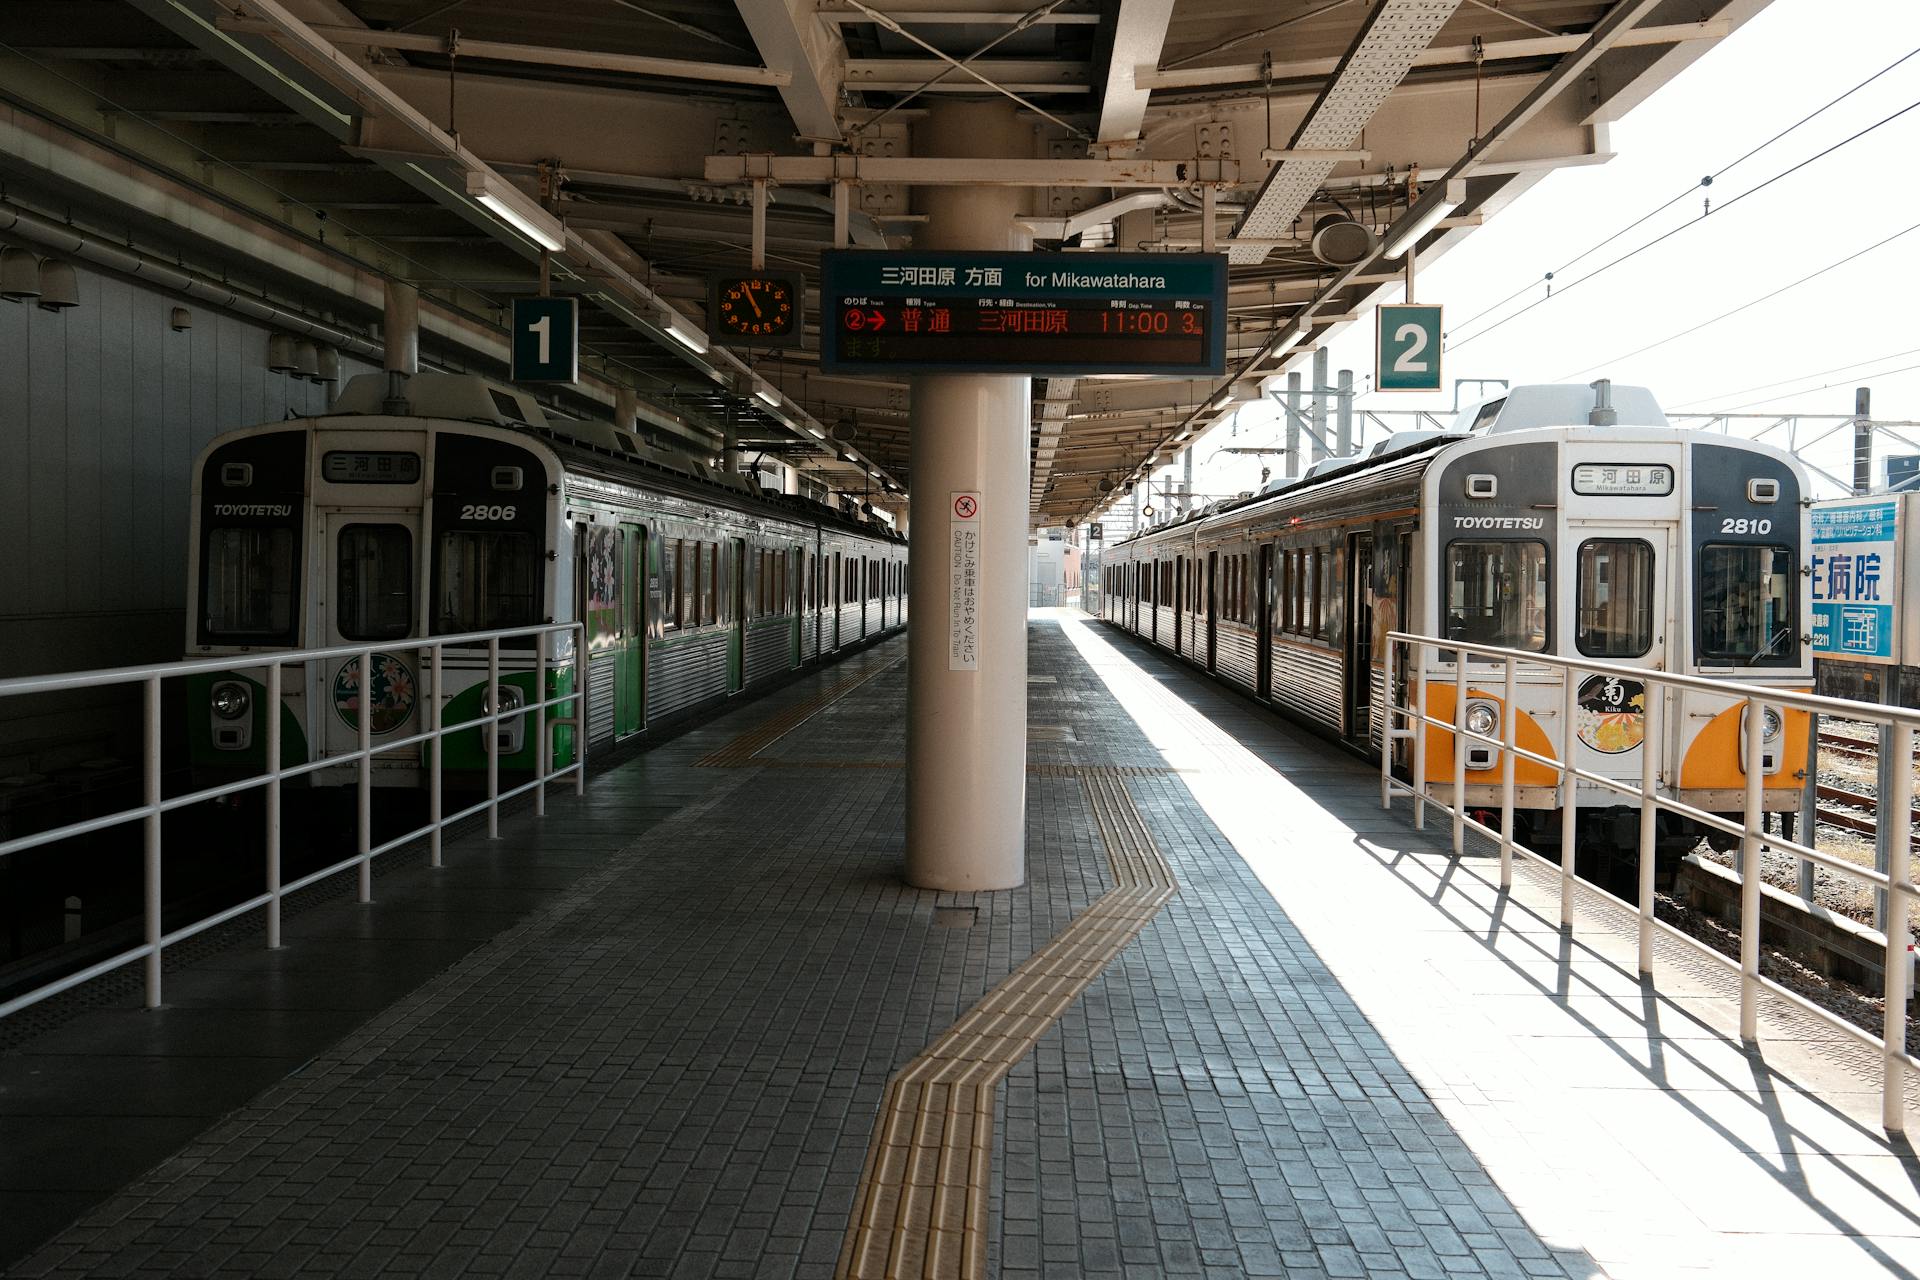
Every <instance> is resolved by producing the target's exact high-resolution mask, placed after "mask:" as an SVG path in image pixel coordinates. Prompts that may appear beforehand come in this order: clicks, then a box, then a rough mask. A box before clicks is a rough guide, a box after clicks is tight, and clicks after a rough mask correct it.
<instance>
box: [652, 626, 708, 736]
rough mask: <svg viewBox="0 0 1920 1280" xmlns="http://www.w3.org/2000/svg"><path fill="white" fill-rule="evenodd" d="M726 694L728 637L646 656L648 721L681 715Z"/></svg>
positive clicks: (684, 644)
mask: <svg viewBox="0 0 1920 1280" xmlns="http://www.w3.org/2000/svg"><path fill="white" fill-rule="evenodd" d="M726 691H727V633H726V632H724V631H716V632H714V633H713V634H711V635H706V636H701V637H698V638H697V639H692V640H682V641H679V642H678V643H675V644H670V645H664V646H660V647H656V648H653V649H651V650H649V651H648V654H647V719H648V721H649V722H651V721H653V720H655V719H657V718H659V717H661V716H667V715H672V714H673V713H674V712H676V711H684V710H686V709H687V708H688V707H691V706H693V705H694V704H696V703H698V702H702V701H704V700H706V699H707V698H713V697H718V696H720V695H723V694H725V693H726Z"/></svg>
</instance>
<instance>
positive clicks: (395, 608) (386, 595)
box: [333, 524, 413, 640]
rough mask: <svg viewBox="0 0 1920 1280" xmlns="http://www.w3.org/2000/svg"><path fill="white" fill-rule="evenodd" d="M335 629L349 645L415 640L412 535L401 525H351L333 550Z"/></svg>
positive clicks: (341, 534)
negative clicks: (350, 641) (408, 638)
mask: <svg viewBox="0 0 1920 1280" xmlns="http://www.w3.org/2000/svg"><path fill="white" fill-rule="evenodd" d="M334 561H335V585H334V595H333V604H334V625H335V627H336V628H337V629H338V630H339V632H340V635H341V637H342V638H343V639H347V640H400V639H403V638H405V637H407V636H409V635H412V634H413V532H412V531H411V530H410V529H407V528H406V527H404V526H402V525H397V524H350V525H348V526H347V527H346V528H344V529H342V530H341V531H340V537H339V540H338V542H337V544H336V546H335V548H334Z"/></svg>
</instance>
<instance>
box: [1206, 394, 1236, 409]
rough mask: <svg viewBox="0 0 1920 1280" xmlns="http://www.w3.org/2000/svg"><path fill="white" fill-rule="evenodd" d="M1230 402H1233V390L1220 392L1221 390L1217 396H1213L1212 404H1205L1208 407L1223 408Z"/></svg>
mask: <svg viewBox="0 0 1920 1280" xmlns="http://www.w3.org/2000/svg"><path fill="white" fill-rule="evenodd" d="M1232 403H1233V392H1231V391H1222V392H1221V393H1220V394H1219V395H1218V396H1215V397H1214V401H1213V403H1212V404H1210V405H1208V406H1207V408H1209V409H1224V408H1226V407H1227V406H1228V405H1230V404H1232Z"/></svg>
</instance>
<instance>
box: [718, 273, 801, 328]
mask: <svg viewBox="0 0 1920 1280" xmlns="http://www.w3.org/2000/svg"><path fill="white" fill-rule="evenodd" d="M805 299H806V278H805V277H804V276H802V275H801V274H800V273H799V272H797V271H749V272H739V273H735V274H731V275H719V276H714V277H713V278H712V280H711V281H710V282H709V285H708V301H707V315H708V324H707V327H708V329H709V330H710V331H711V332H712V335H713V336H714V337H715V338H717V339H719V341H720V342H721V343H722V345H725V346H732V347H755V346H759V347H785V346H792V345H794V344H795V343H798V342H799V341H800V335H801V319H802V312H803V304H804V302H805Z"/></svg>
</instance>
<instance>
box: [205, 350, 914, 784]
mask: <svg viewBox="0 0 1920 1280" xmlns="http://www.w3.org/2000/svg"><path fill="white" fill-rule="evenodd" d="M194 477H195V478H194V490H193V511H192V517H191V527H190V532H189V537H190V543H189V545H190V546H191V547H192V553H191V564H190V567H189V570H188V592H189V601H190V603H189V606H188V610H187V619H188V622H187V652H188V655H189V656H191V657H196V658H199V657H209V656H215V655H220V654H231V655H233V656H234V658H235V660H236V661H235V664H234V669H233V671H232V672H231V673H226V674H220V675H213V676H203V677H197V678H196V679H195V680H194V682H193V683H192V685H191V686H190V688H189V689H188V691H187V697H188V699H189V706H188V709H189V715H188V717H187V719H188V724H189V726H190V729H189V748H190V760H191V763H192V767H193V772H194V774H195V775H196V780H198V781H201V782H203V783H205V784H212V783H216V782H219V781H222V780H224V779H226V778H230V777H237V776H240V775H242V774H248V773H254V772H257V771H258V770H259V769H260V768H261V767H262V765H263V764H264V761H265V751H266V732H265V716H266V715H267V714H269V713H270V711H274V713H276V714H278V715H279V717H280V724H281V732H282V764H283V766H285V767H292V766H296V765H300V764H303V763H307V762H310V761H313V760H317V759H320V758H322V757H325V756H328V755H339V754H342V753H346V752H351V751H354V750H355V749H357V747H358V745H359V719H358V717H359V714H360V709H361V707H362V706H363V705H364V706H366V707H367V708H369V714H370V716H371V733H372V738H373V742H374V745H375V746H376V747H377V746H378V745H379V743H380V742H381V741H382V740H383V739H384V740H389V741H394V740H399V739H401V738H405V737H407V736H408V735H410V734H414V733H418V732H420V731H422V730H423V729H424V728H426V727H427V724H428V720H427V717H428V715H429V707H428V704H427V702H426V701H425V699H426V697H427V696H428V693H429V691H430V690H431V689H432V687H433V682H432V680H431V678H430V673H429V672H427V671H425V670H423V666H424V664H425V663H426V662H427V661H428V659H429V651H428V650H426V649H425V648H423V647H422V646H421V645H420V640H421V638H423V637H430V636H436V635H442V636H443V635H457V634H463V633H469V632H476V631H492V630H501V629H505V628H509V627H524V626H534V625H538V624H541V623H545V622H567V621H573V620H576V619H578V620H584V621H585V623H586V636H587V647H588V663H587V671H588V677H587V684H588V689H587V708H588V710H587V731H588V735H589V742H590V744H591V745H592V746H598V745H600V744H602V743H612V742H616V741H619V740H622V739H629V738H632V737H634V736H635V735H638V734H641V733H643V732H646V731H649V730H656V729H658V728H659V727H661V726H663V725H666V724H671V723H675V722H680V721H684V720H686V719H687V718H689V717H693V716H697V715H699V714H701V713H702V712H705V711H708V710H711V709H713V708H715V707H717V706H721V705H724V704H725V703H726V702H727V700H728V699H729V698H730V697H732V696H733V695H737V694H739V693H741V692H742V691H745V690H751V689H754V688H756V687H758V686H764V685H767V684H770V683H774V682H777V681H778V680H780V679H781V678H782V677H783V676H785V675H787V674H788V673H790V672H792V671H794V670H796V669H798V668H800V667H802V666H804V665H806V664H809V663H813V662H816V661H822V660H827V659H830V658H831V657H832V656H834V655H835V654H837V653H839V652H841V651H843V650H846V649H848V648H849V647H851V646H855V645H859V644H861V643H863V642H865V641H868V640H871V639H873V638H875V637H877V636H881V635H884V634H887V633H888V632H891V631H894V630H896V629H898V628H899V627H901V626H902V625H904V623H905V622H906V611H907V548H906V543H905V541H904V540H903V539H902V538H900V537H899V535H897V534H895V533H894V532H893V531H892V530H890V529H889V528H887V527H886V526H885V525H884V524H881V523H879V522H877V521H874V520H872V519H866V518H861V517H858V516H855V515H852V514H846V513H842V512H840V511H836V510H834V509H832V508H829V507H827V506H825V505H823V504H821V503H818V502H813V501H810V500H807V499H803V498H799V497H795V496H782V495H779V494H771V493H768V492H766V491H765V490H763V489H761V488H760V487H759V486H758V485H757V484H755V483H754V482H753V481H752V480H750V479H749V478H747V477H744V476H740V475H735V474H729V473H725V472H722V471H720V470H718V469H716V468H711V467H708V466H707V465H706V464H704V463H702V462H700V461H697V460H694V459H691V458H688V457H685V456H683V455H680V454H676V453H671V452H668V451H665V450H661V449H657V448H654V447H651V446H650V445H648V444H646V443H644V442H643V441H642V440H641V439H640V438H639V437H638V436H637V435H636V434H634V433H633V432H630V431H626V430H622V429H620V428H617V427H615V426H613V425H612V424H610V423H602V422H587V421H568V420H559V419H554V418H549V417H548V416H546V415H545V414H544V413H543V412H542V411H541V409H540V407H539V405H538V404H536V403H535V402H534V401H533V400H532V399H531V398H529V397H528V396H526V395H524V394H522V393H520V392H518V391H516V390H513V389H511V388H508V387H502V386H498V385H494V384H491V383H488V382H487V381H485V380H483V379H481V378H478V377H472V376H463V375H452V374H430V373H428V374H420V375H416V376H415V377H413V378H412V379H410V380H409V381H408V382H407V383H406V387H405V396H404V404H401V403H396V402H395V401H392V400H389V399H388V387H387V384H386V380H385V379H384V378H383V377H382V376H380V375H369V376H364V377H359V378H355V379H353V380H352V381H351V382H349V383H348V384H347V386H346V387H345V388H344V390H343V391H342V393H341V395H340V396H339V398H338V399H337V401H336V402H335V404H334V406H333V409H332V411H331V412H330V413H328V414H326V415H325V416H321V417H314V418H300V419H293V420H289V421H286V422H276V423H272V424H269V425H265V426H258V427H251V428H247V429H244V430H240V431H234V432H229V433H228V434H226V435H223V436H221V437H219V438H218V439H216V440H215V441H213V443H212V444H210V445H209V446H208V447H207V449H206V450H205V452H204V453H203V454H202V455H201V457H200V459H199V462H198V465H197V467H196V469H195V472H194ZM556 642H557V643H558V644H559V648H558V650H552V649H550V654H551V656H552V657H553V658H555V659H567V658H570V656H571V648H570V646H571V643H572V642H571V641H568V640H567V639H566V638H565V637H564V636H557V637H554V639H553V640H552V641H550V642H549V643H550V645H552V644H554V643H556ZM352 644H371V645H376V646H378V650H377V652H376V653H375V654H374V656H373V659H372V661H371V663H370V664H369V667H370V670H369V672H368V673H366V674H365V675H363V673H362V672H361V671H360V663H359V661H358V660H357V658H351V657H349V658H337V659H329V660H326V661H315V662H309V663H305V664H300V665H298V666H294V665H289V666H287V667H285V668H284V669H283V676H282V681H283V697H282V702H281V706H280V707H279V708H277V710H275V709H269V708H268V707H266V706H265V701H266V699H265V696H264V694H265V689H264V687H263V685H262V679H263V668H261V667H259V666H249V664H248V663H247V662H246V658H247V656H248V655H253V654H263V653H267V652H270V651H273V650H276V649H278V650H294V649H317V648H323V647H331V646H338V645H352ZM500 661H501V678H500V688H499V690H498V696H499V697H500V698H501V699H502V702H501V705H502V707H503V708H505V709H511V708H512V707H513V706H516V705H524V704H525V703H526V702H527V701H529V700H530V699H531V698H532V695H533V691H534V681H535V679H536V674H535V667H536V654H535V650H534V648H533V640H532V639H531V638H526V639H523V640H520V641H518V642H515V643H512V644H508V645H505V646H503V648H502V652H501V660H500ZM444 664H445V671H444V676H445V680H444V685H443V693H442V695H441V696H442V717H443V723H445V724H449V725H452V724H458V723H461V722H463V721H466V720H471V719H473V718H475V717H476V716H479V715H484V714H488V713H489V712H490V711H491V701H490V698H489V696H488V689H487V678H486V676H487V652H486V648H485V646H484V645H480V646H449V647H448V648H447V650H446V656H445V659H444ZM570 669H571V668H570V665H569V666H560V667H556V668H554V669H553V670H552V671H550V675H549V686H550V687H549V691H548V695H547V696H548V697H550V698H554V697H563V696H565V695H566V694H568V693H570V692H572V690H571V688H569V687H567V684H566V683H563V682H565V681H569V680H570V677H568V676H566V675H565V672H566V671H568V670H570ZM363 686H364V687H363ZM532 720H533V717H532V716H531V715H528V716H526V717H523V718H521V719H518V720H504V721H501V722H500V728H499V733H500V742H499V747H500V767H501V769H502V770H503V771H524V770H530V769H532V768H533V767H534V765H535V763H536V760H535V755H534V753H535V751H536V749H537V744H536V741H535V739H536V737H537V734H536V732H535V730H534V727H533V725H532V723H531V722H532ZM552 732H553V748H554V763H555V764H556V765H565V764H566V763H568V762H570V760H571V758H572V755H573V752H574V749H575V744H574V742H573V738H572V733H573V731H572V730H571V729H568V728H566V727H564V726H560V727H555V728H554V729H553V730H552ZM425 750H426V748H425V747H424V746H416V747H412V748H407V749H402V750H395V751H391V752H387V753H384V754H382V755H379V756H376V757H375V767H374V782H375V784H376V785H380V786H404V787H414V786H418V785H420V782H421V778H422V763H423V761H425V760H426V759H427V757H426V755H425ZM444 764H445V766H446V770H447V774H446V776H447V778H448V780H449V784H450V785H457V784H458V783H459V782H460V781H461V780H462V779H463V778H464V779H467V780H476V779H478V778H479V777H481V776H482V775H483V773H484V770H485V767H486V743H485V740H484V738H483V737H482V736H481V730H480V729H479V728H478V727H476V728H474V729H472V730H469V731H464V732H460V733H454V734H450V735H449V736H448V738H447V745H446V756H445V760H444ZM355 773H356V770H355V767H354V766H353V765H352V764H351V763H349V764H343V765H342V766H340V767H339V768H338V769H321V770H317V771H315V773H314V774H313V775H312V777H313V779H314V782H315V783H316V784H317V785H322V786H325V785H329V784H341V783H345V782H347V781H349V780H350V779H352V778H353V777H354V776H355Z"/></svg>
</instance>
